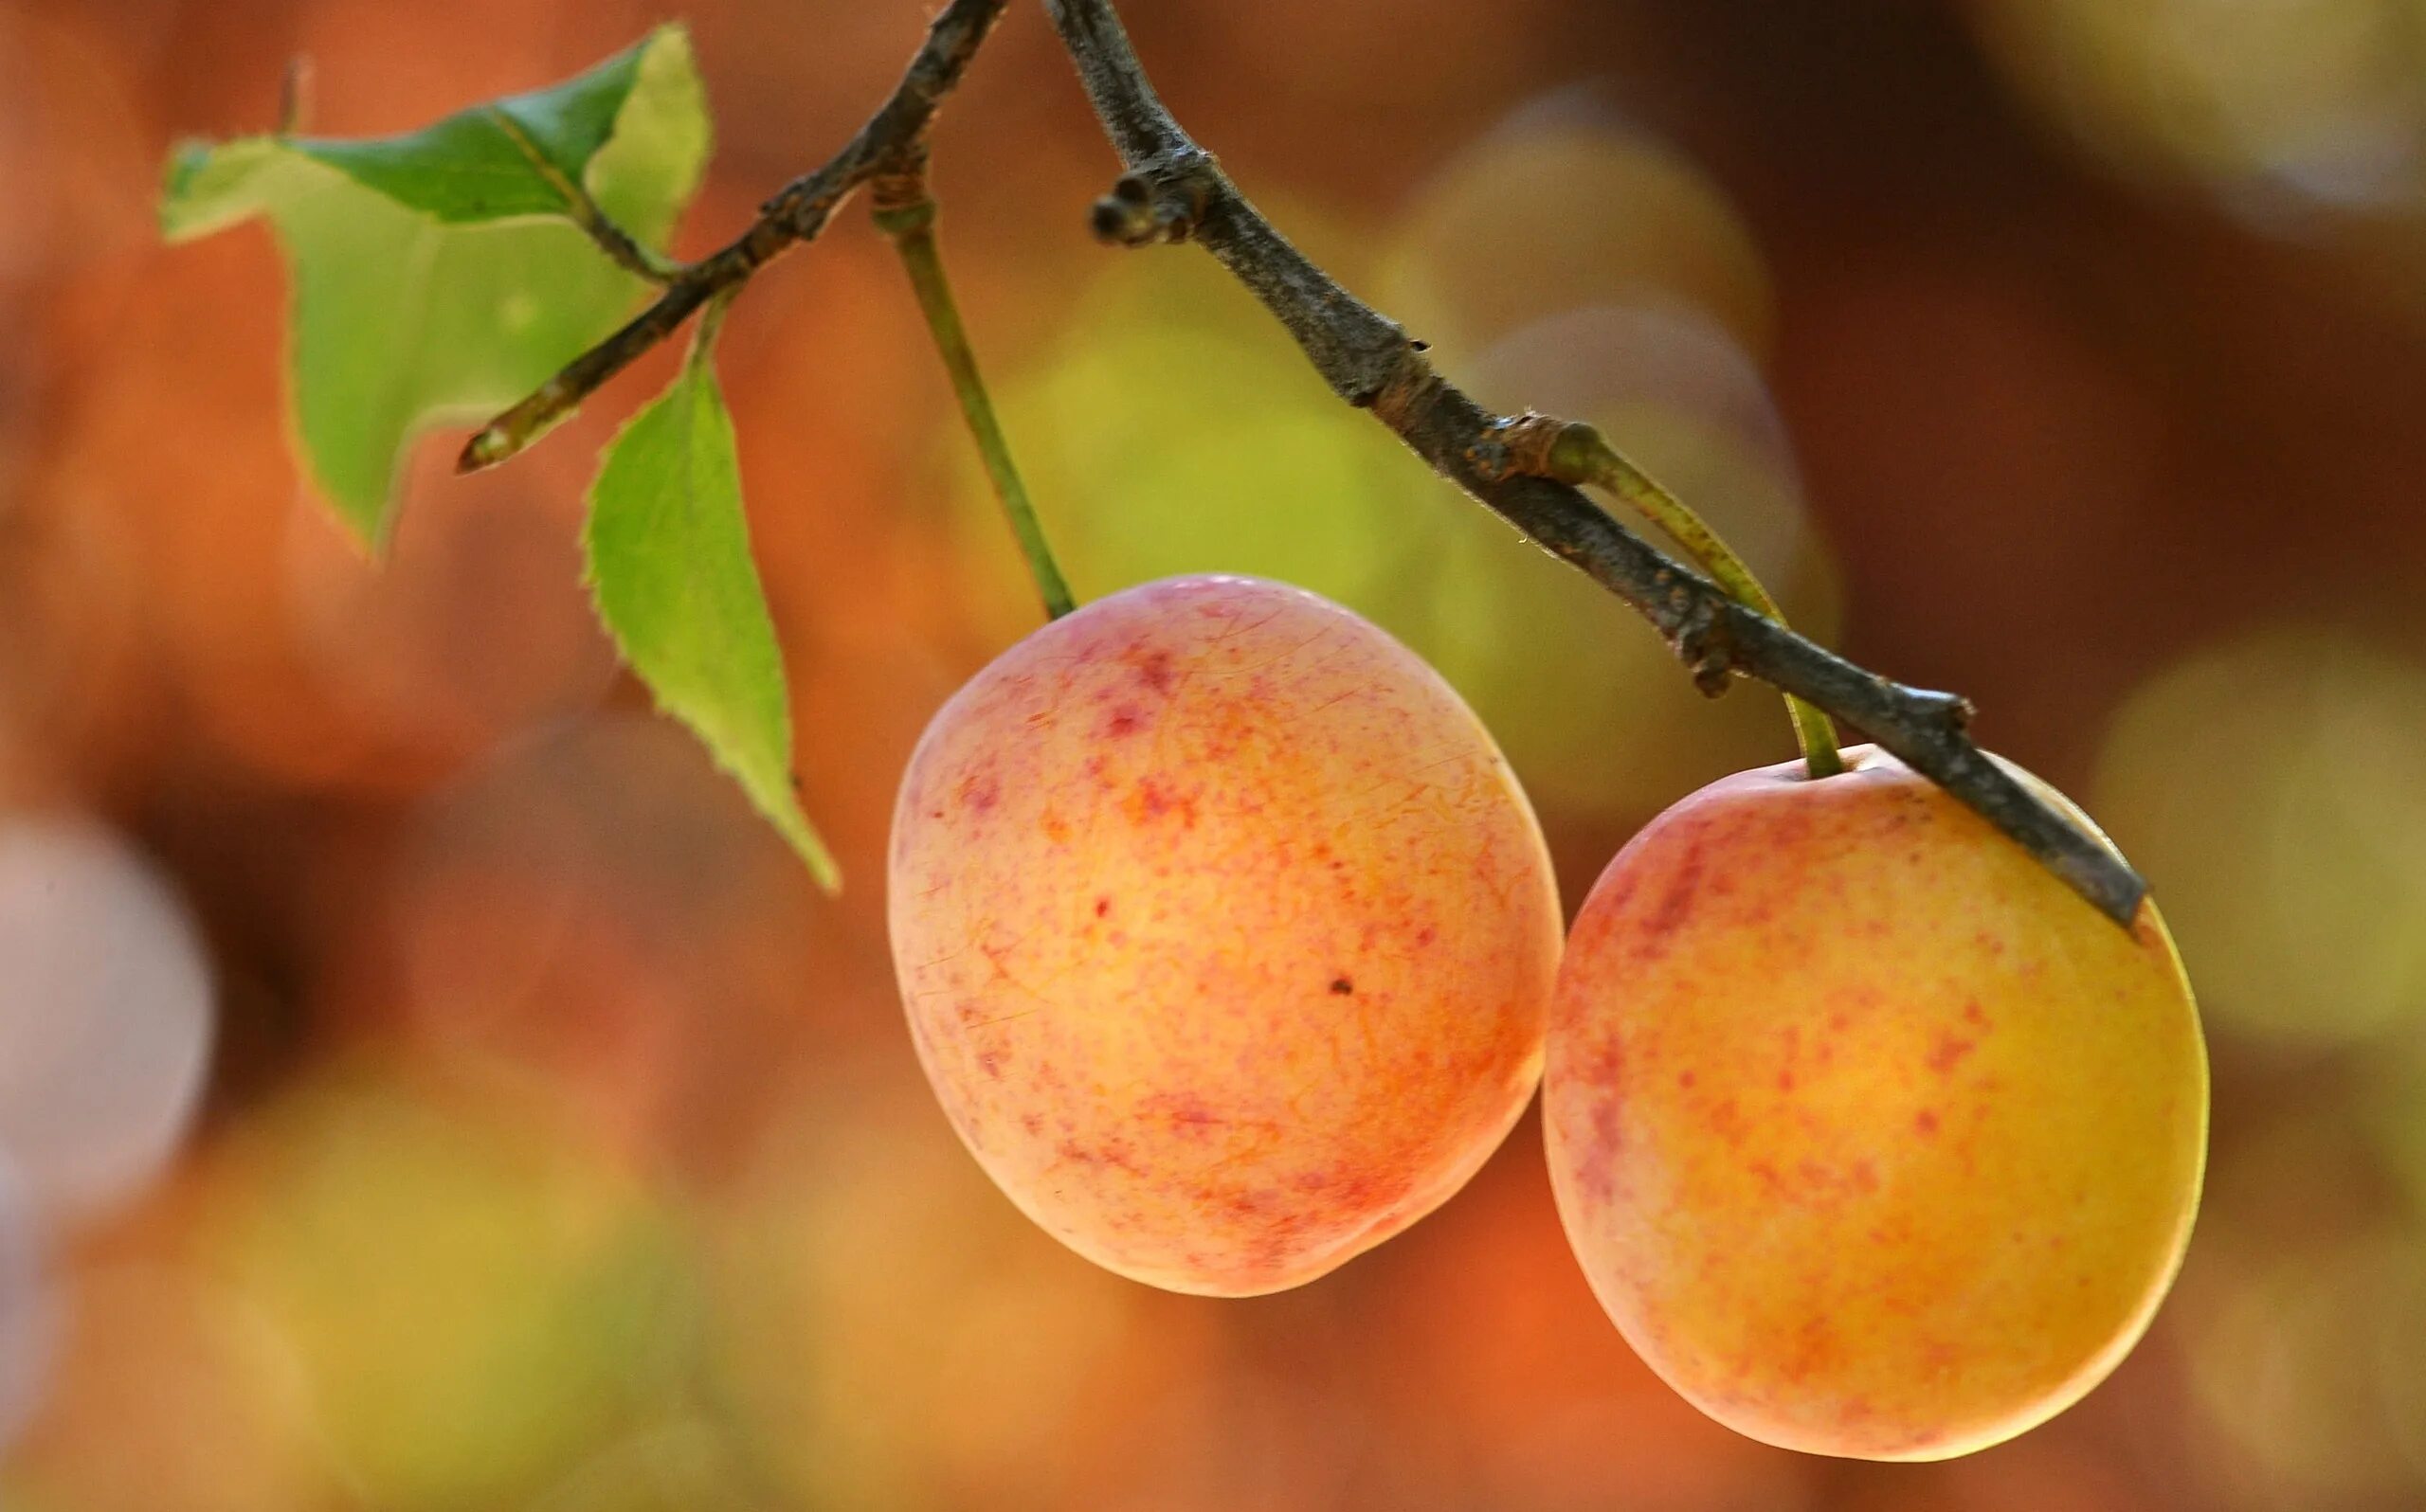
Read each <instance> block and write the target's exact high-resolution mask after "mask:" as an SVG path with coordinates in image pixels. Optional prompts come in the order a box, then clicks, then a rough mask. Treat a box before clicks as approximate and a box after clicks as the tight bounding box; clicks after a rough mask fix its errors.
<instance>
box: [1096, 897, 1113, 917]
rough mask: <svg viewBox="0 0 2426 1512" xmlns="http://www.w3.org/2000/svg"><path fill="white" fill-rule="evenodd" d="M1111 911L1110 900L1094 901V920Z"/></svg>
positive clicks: (1098, 899)
mask: <svg viewBox="0 0 2426 1512" xmlns="http://www.w3.org/2000/svg"><path fill="white" fill-rule="evenodd" d="M1111 911H1112V900H1111V899H1110V898H1097V899H1095V917H1096V918H1098V919H1100V918H1102V917H1103V916H1104V915H1105V914H1107V913H1110V912H1111Z"/></svg>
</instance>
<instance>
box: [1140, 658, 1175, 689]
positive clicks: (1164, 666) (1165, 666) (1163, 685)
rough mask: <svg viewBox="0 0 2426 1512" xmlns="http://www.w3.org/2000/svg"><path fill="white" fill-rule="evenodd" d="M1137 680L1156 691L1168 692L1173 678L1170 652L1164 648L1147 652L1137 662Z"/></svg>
mask: <svg viewBox="0 0 2426 1512" xmlns="http://www.w3.org/2000/svg"><path fill="white" fill-rule="evenodd" d="M1136 667H1137V680H1138V681H1139V682H1142V683H1144V684H1145V685H1146V686H1147V687H1149V688H1151V689H1152V690H1153V691H1154V692H1156V693H1169V692H1170V691H1171V684H1172V682H1173V681H1174V680H1175V678H1174V675H1173V674H1172V672H1171V654H1170V653H1169V652H1168V651H1165V650H1160V649H1157V650H1154V651H1151V652H1149V653H1147V655H1146V656H1145V657H1143V658H1141V659H1140V660H1139V661H1138V662H1137V663H1136Z"/></svg>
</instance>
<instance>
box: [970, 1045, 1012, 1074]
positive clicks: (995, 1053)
mask: <svg viewBox="0 0 2426 1512" xmlns="http://www.w3.org/2000/svg"><path fill="white" fill-rule="evenodd" d="M1010 1058H1011V1053H1010V1052H1009V1051H1007V1050H1004V1049H1001V1048H1000V1047H997V1048H995V1049H992V1050H981V1051H979V1052H978V1053H977V1069H978V1070H979V1071H984V1072H985V1073H986V1074H987V1075H988V1076H990V1077H992V1078H993V1079H994V1080H996V1081H998V1082H999V1081H1001V1080H1002V1079H1003V1063H1004V1062H1005V1061H1006V1060H1009V1059H1010Z"/></svg>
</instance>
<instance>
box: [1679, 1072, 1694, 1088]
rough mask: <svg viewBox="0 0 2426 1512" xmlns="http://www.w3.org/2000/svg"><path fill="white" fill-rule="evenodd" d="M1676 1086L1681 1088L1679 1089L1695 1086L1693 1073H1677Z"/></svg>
mask: <svg viewBox="0 0 2426 1512" xmlns="http://www.w3.org/2000/svg"><path fill="white" fill-rule="evenodd" d="M1676 1085H1677V1086H1679V1087H1691V1086H1693V1072H1692V1071H1678V1072H1677V1073H1676Z"/></svg>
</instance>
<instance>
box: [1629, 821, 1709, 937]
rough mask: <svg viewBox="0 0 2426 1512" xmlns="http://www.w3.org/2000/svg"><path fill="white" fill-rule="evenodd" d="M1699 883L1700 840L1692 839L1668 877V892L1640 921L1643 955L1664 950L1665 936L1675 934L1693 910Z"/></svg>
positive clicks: (1700, 872)
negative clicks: (1691, 842)
mask: <svg viewBox="0 0 2426 1512" xmlns="http://www.w3.org/2000/svg"><path fill="white" fill-rule="evenodd" d="M1701 885H1702V847H1701V842H1700V841H1699V840H1695V841H1694V842H1693V845H1692V846H1691V848H1689V849H1688V850H1687V851H1686V852H1685V858H1684V859H1683V860H1681V861H1679V862H1677V863H1676V872H1675V876H1674V877H1673V878H1671V879H1670V881H1669V883H1668V891H1667V893H1666V895H1665V896H1663V897H1661V898H1660V900H1659V906H1658V907H1657V909H1653V910H1652V914H1651V917H1650V918H1648V919H1646V920H1644V921H1643V925H1642V932H1641V933H1640V935H1638V940H1639V942H1640V944H1639V946H1638V948H1639V950H1640V951H1641V953H1642V954H1645V955H1652V954H1664V953H1665V952H1666V950H1667V948H1668V937H1669V936H1670V935H1672V934H1675V932H1676V929H1677V927H1678V926H1680V925H1682V924H1683V923H1684V922H1685V920H1686V918H1687V917H1688V916H1689V915H1691V914H1692V913H1693V894H1694V893H1695V892H1697V891H1700V889H1701Z"/></svg>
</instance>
